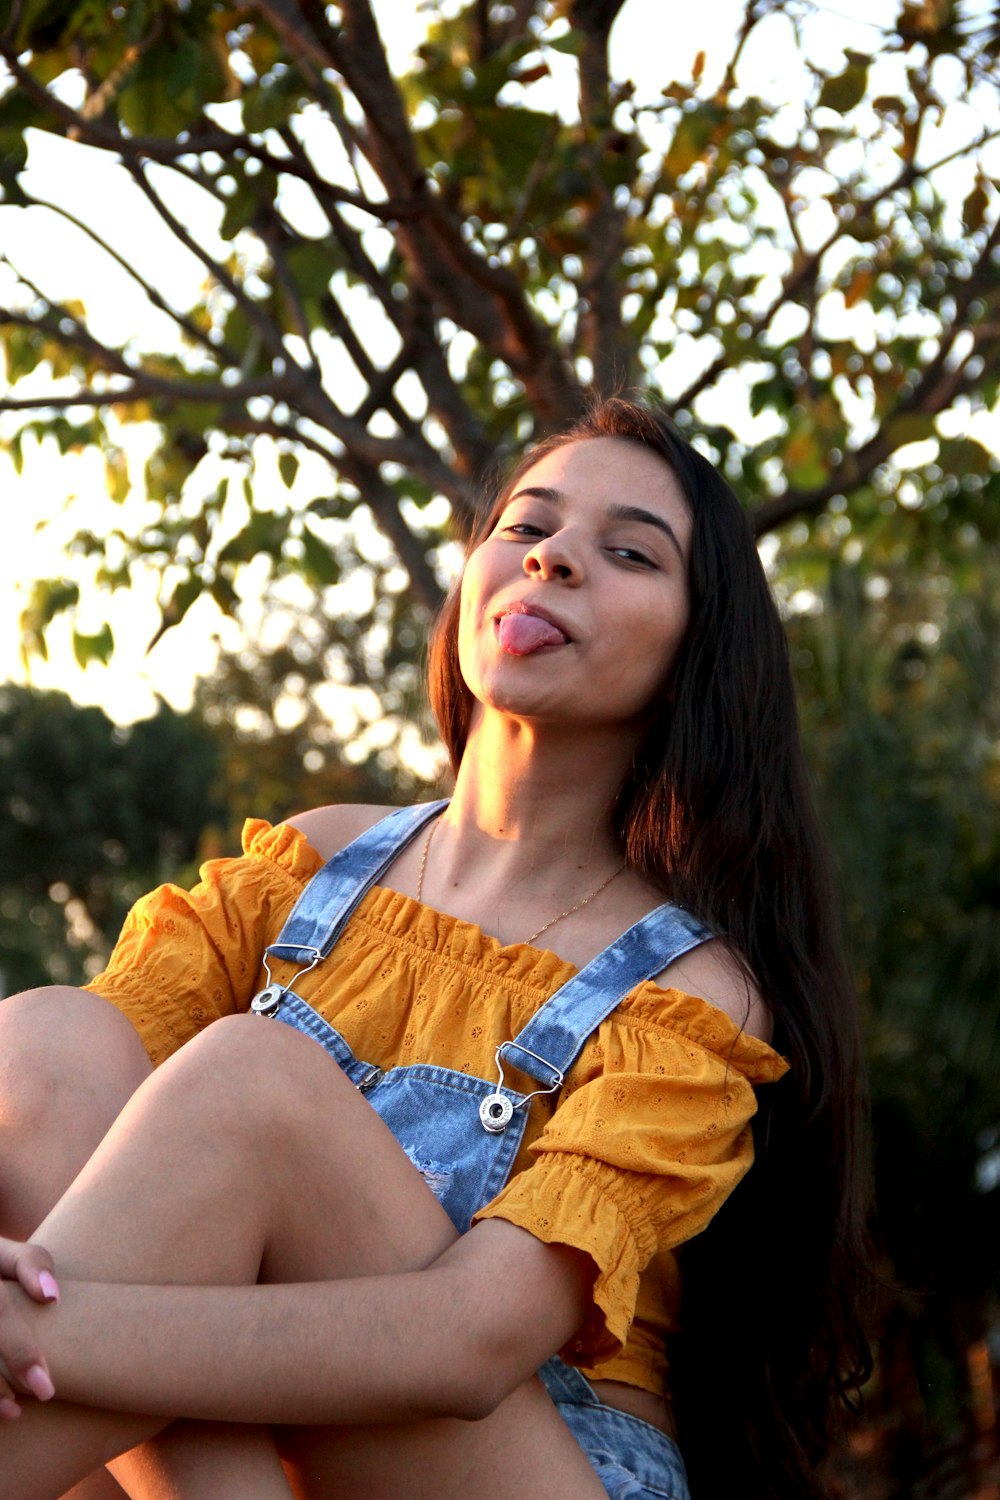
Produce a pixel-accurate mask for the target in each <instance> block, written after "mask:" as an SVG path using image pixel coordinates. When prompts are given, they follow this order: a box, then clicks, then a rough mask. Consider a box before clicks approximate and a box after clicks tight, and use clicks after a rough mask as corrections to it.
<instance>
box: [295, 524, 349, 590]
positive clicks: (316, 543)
mask: <svg viewBox="0 0 1000 1500" xmlns="http://www.w3.org/2000/svg"><path fill="white" fill-rule="evenodd" d="M302 547H303V552H304V556H305V565H306V567H305V571H306V576H307V578H308V579H309V582H310V583H314V584H316V585H317V586H318V587H320V588H325V587H327V586H328V585H329V584H332V583H338V582H339V581H340V564H339V563H338V561H337V558H336V556H335V555H334V553H333V552H332V551H331V549H330V547H329V545H328V544H327V543H326V542H324V541H322V540H321V538H320V537H318V536H316V535H315V533H314V532H312V531H311V530H310V529H309V527H308V526H303V528H302Z"/></svg>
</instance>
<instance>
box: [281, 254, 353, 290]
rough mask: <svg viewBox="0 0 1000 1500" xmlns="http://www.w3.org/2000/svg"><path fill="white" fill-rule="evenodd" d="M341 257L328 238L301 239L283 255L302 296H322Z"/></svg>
mask: <svg viewBox="0 0 1000 1500" xmlns="http://www.w3.org/2000/svg"><path fill="white" fill-rule="evenodd" d="M341 259H342V257H341V256H339V255H338V254H337V252H336V250H335V248H334V246H333V245H332V243H331V242H330V241H329V240H302V241H301V242H300V243H299V244H297V245H294V246H293V247H292V248H291V249H290V250H289V251H288V254H287V255H286V257H285V261H286V264H287V266H288V269H289V271H290V272H291V274H292V277H293V278H294V280H295V284H296V286H297V287H298V288H299V289H300V291H301V292H302V294H303V296H304V297H322V296H323V293H324V292H325V291H326V290H327V289H328V287H329V285H330V277H331V276H332V275H333V273H334V271H335V270H336V269H337V267H338V265H339V264H340V261H341Z"/></svg>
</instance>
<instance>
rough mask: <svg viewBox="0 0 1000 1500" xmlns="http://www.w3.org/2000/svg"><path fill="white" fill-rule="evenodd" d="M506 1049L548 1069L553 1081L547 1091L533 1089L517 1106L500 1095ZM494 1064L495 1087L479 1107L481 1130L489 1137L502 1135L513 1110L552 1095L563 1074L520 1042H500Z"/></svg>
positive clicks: (512, 1114)
mask: <svg viewBox="0 0 1000 1500" xmlns="http://www.w3.org/2000/svg"><path fill="white" fill-rule="evenodd" d="M508 1047H516V1048H517V1050H518V1052H523V1053H524V1054H525V1056H526V1057H532V1058H534V1060H535V1062H540V1063H541V1064H542V1065H543V1066H544V1067H546V1068H548V1069H549V1072H550V1073H551V1074H552V1077H553V1078H554V1079H555V1082H554V1083H553V1084H552V1085H551V1087H550V1088H547V1089H535V1090H534V1092H533V1093H531V1094H525V1096H524V1098H523V1099H521V1100H519V1101H518V1103H517V1104H512V1103H511V1102H510V1100H509V1099H508V1098H507V1095H506V1094H501V1092H500V1090H501V1089H502V1088H503V1053H504V1050H505V1048H508ZM496 1062H497V1073H498V1074H499V1078H498V1081H497V1086H496V1088H495V1089H494V1091H493V1093H492V1094H487V1095H486V1098H485V1099H484V1100H483V1102H482V1104H480V1106H479V1119H480V1121H481V1122H482V1126H483V1129H484V1130H487V1131H489V1133H490V1135H502V1134H503V1132H504V1131H505V1130H506V1129H507V1126H508V1125H509V1124H510V1122H511V1120H512V1119H513V1118H514V1111H515V1109H523V1108H524V1106H525V1105H526V1104H530V1103H531V1101H532V1099H537V1098H538V1096H539V1095H540V1094H554V1093H555V1092H556V1090H557V1089H561V1088H562V1086H563V1082H564V1078H563V1074H562V1073H561V1072H560V1071H559V1069H558V1068H557V1067H555V1066H554V1065H553V1064H552V1063H550V1062H549V1061H548V1059H547V1058H545V1057H539V1055H538V1053H537V1052H532V1050H531V1048H530V1047H522V1046H521V1043H520V1042H501V1043H500V1045H499V1047H498V1048H497V1051H496Z"/></svg>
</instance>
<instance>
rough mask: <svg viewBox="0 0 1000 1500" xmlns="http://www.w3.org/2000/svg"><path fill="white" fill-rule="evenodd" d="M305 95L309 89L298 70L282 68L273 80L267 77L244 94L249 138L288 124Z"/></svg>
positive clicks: (244, 120)
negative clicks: (263, 81)
mask: <svg viewBox="0 0 1000 1500" xmlns="http://www.w3.org/2000/svg"><path fill="white" fill-rule="evenodd" d="M308 95H309V90H308V89H307V88H306V85H305V82H304V81H303V78H302V75H301V73H300V72H299V71H298V69H297V68H285V69H284V71H283V72H281V73H280V74H279V75H278V76H277V77H276V78H269V79H268V80H267V82H266V83H262V84H260V85H259V86H258V87H257V88H254V89H250V90H248V91H247V92H246V93H245V94H244V95H243V124H244V127H245V128H246V129H247V130H248V131H250V133H251V134H252V135H261V134H263V132H264V131H265V130H274V129H276V128H277V127H278V126H279V125H284V124H286V123H287V121H288V120H289V119H290V117H291V116H292V115H293V114H295V113H296V112H297V111H298V110H299V109H300V108H301V106H302V103H303V101H304V99H306V98H308Z"/></svg>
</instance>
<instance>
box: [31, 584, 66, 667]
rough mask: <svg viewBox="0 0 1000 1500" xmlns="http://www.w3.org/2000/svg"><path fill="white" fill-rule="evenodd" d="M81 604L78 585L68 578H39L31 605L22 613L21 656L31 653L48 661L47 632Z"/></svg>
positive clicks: (33, 589)
mask: <svg viewBox="0 0 1000 1500" xmlns="http://www.w3.org/2000/svg"><path fill="white" fill-rule="evenodd" d="M79 602H80V588H79V585H78V584H75V583H72V582H70V580H69V579H68V578H39V579H38V580H37V581H36V582H35V584H34V587H33V588H32V590H31V596H30V598H29V600H28V604H27V606H26V607H25V609H23V610H22V612H21V655H22V656H23V657H28V656H29V655H31V654H34V655H36V656H40V657H41V658H42V660H43V661H47V660H48V654H49V653H48V647H47V646H46V644H45V632H46V630H47V629H48V627H49V626H50V625H51V624H52V621H53V620H54V619H55V618H56V616H57V615H61V614H64V613H65V612H66V610H69V609H74V608H75V607H76V605H77V604H78V603H79Z"/></svg>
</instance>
